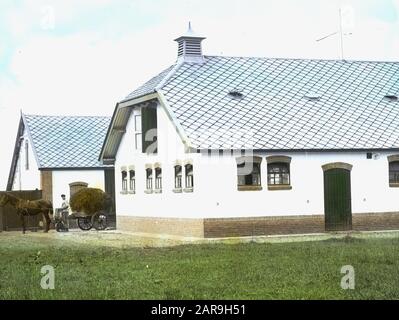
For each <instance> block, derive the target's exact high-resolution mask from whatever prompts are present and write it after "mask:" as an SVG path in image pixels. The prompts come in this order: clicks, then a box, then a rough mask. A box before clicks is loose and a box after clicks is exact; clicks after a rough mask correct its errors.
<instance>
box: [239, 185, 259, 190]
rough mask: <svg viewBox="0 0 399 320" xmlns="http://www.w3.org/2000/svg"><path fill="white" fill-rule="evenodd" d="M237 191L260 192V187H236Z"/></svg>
mask: <svg viewBox="0 0 399 320" xmlns="http://www.w3.org/2000/svg"><path fill="white" fill-rule="evenodd" d="M237 190H238V191H260V190H262V186H237Z"/></svg>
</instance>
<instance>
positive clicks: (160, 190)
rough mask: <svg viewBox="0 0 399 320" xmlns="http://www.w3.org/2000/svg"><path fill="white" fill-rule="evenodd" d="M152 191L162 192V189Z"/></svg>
mask: <svg viewBox="0 0 399 320" xmlns="http://www.w3.org/2000/svg"><path fill="white" fill-rule="evenodd" d="M154 193H162V189H155V190H154Z"/></svg>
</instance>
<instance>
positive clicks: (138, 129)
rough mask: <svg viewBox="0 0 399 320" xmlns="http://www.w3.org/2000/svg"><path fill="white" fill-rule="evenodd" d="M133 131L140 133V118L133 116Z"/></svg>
mask: <svg viewBox="0 0 399 320" xmlns="http://www.w3.org/2000/svg"><path fill="white" fill-rule="evenodd" d="M134 129H135V130H136V132H137V131H140V132H141V116H134Z"/></svg>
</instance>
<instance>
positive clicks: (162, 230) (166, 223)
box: [116, 215, 204, 238]
mask: <svg viewBox="0 0 399 320" xmlns="http://www.w3.org/2000/svg"><path fill="white" fill-rule="evenodd" d="M116 228H117V229H118V230H122V231H130V232H145V233H155V234H165V235H178V236H185V237H199V238H203V237H204V224H203V219H183V218H156V217H130V216H119V215H118V216H117V220H116Z"/></svg>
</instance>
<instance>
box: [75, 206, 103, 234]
mask: <svg viewBox="0 0 399 320" xmlns="http://www.w3.org/2000/svg"><path fill="white" fill-rule="evenodd" d="M68 219H76V220H77V222H78V227H79V228H80V229H81V230H83V231H88V230H90V229H92V228H93V227H94V229H96V230H99V231H101V230H105V229H106V228H107V220H108V217H107V213H106V212H105V211H98V212H96V213H94V214H93V215H90V214H87V213H84V212H73V213H72V214H70V215H69V216H68Z"/></svg>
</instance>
